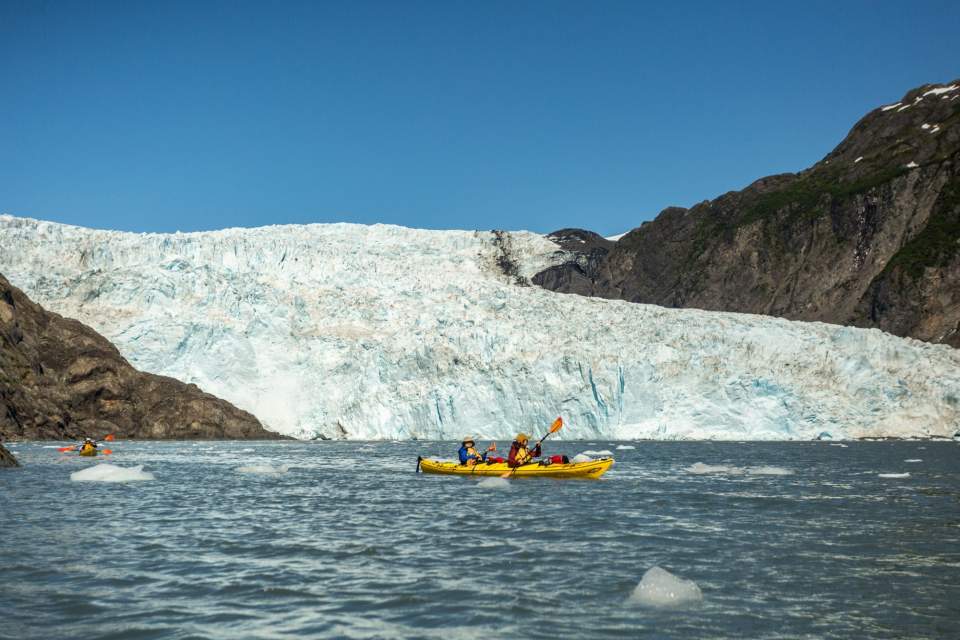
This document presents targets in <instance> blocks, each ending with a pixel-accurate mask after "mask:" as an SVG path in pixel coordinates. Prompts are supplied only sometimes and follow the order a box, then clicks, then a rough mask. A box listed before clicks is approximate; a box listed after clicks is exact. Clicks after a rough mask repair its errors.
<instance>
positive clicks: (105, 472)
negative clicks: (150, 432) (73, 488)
mask: <svg viewBox="0 0 960 640" xmlns="http://www.w3.org/2000/svg"><path fill="white" fill-rule="evenodd" d="M70 479H71V480H72V481H74V482H138V481H140V480H153V479H154V476H153V474H152V473H150V472H148V471H144V470H143V465H138V466H136V467H118V466H117V465H113V464H98V465H96V466H93V467H89V468H87V469H83V470H82V471H75V472H74V473H71V474H70Z"/></svg>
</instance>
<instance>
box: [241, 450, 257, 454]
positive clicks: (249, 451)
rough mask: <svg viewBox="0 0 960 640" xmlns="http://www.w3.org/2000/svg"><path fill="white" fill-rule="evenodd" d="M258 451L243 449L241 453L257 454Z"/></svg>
mask: <svg viewBox="0 0 960 640" xmlns="http://www.w3.org/2000/svg"><path fill="white" fill-rule="evenodd" d="M256 451H257V450H256V449H241V450H240V453H256Z"/></svg>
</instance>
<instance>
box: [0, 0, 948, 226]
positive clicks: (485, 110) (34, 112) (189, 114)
mask: <svg viewBox="0 0 960 640" xmlns="http://www.w3.org/2000/svg"><path fill="white" fill-rule="evenodd" d="M958 33H960V2H955V1H952V2H933V1H928V2H904V1H902V0H898V1H896V2H880V1H870V2H859V1H846V0H845V1H841V2H834V1H831V2H790V3H787V2H769V1H765V2H692V3H691V2H687V3H684V2H661V3H646V2H641V1H639V0H636V1H629V2H588V1H587V0H582V1H580V2H561V1H552V0H551V1H545V2H522V1H519V0H510V1H506V2H493V1H488V0H484V1H479V2H478V1H469V2H456V1H451V0H447V1H442V2H408V1H400V0H391V1H387V2H346V1H345V2H320V1H315V2H303V3H300V2H259V3H245V2H223V3H219V2H203V1H200V2H141V1H136V2H128V1H124V2H115V3H114V2H72V1H56V2H41V1H38V0H17V1H12V0H0V212H6V213H12V214H15V215H23V216H31V217H38V218H43V219H48V220H56V221H62V222H68V223H72V224H81V225H86V226H93V227H101V228H114V229H128V230H137V231H171V230H177V229H180V230H184V231H187V230H195V229H214V228H222V227H227V226H257V225H263V224H274V223H296V222H330V221H350V222H364V223H371V222H387V223H395V224H403V225H407V226H415V227H430V228H471V229H472V228H477V229H491V228H510V229H518V228H525V229H532V230H535V231H544V232H545V231H550V230H552V229H557V228H560V227H567V226H576V227H586V228H591V229H594V230H597V231H600V232H601V233H605V234H612V233H618V232H621V231H625V230H627V229H630V228H632V227H635V226H637V225H638V224H639V223H640V222H641V221H643V220H645V219H649V218H651V217H653V216H654V215H656V213H657V212H659V211H660V210H661V209H662V208H663V207H665V206H668V205H681V206H689V205H691V204H693V203H696V202H698V201H700V200H704V199H707V198H712V197H715V196H717V195H719V194H721V193H723V192H725V191H729V190H732V189H739V188H741V187H743V186H745V185H747V184H749V183H750V182H751V181H753V180H754V179H756V178H758V177H760V176H763V175H767V174H771V173H778V172H784V171H796V170H799V169H802V168H804V167H806V166H809V165H810V164H812V163H813V162H815V161H816V160H818V159H819V158H820V157H822V156H823V155H824V154H826V153H827V152H828V151H829V150H830V149H831V148H833V146H835V145H836V144H837V143H838V142H839V141H840V140H841V139H842V138H843V136H844V135H845V134H846V133H847V131H848V130H849V129H850V127H851V126H852V125H853V124H854V122H855V121H856V120H858V119H859V118H860V117H861V116H862V115H863V114H865V113H866V112H867V111H868V110H870V109H872V108H873V107H876V106H878V105H880V104H884V103H888V102H893V101H895V100H897V99H898V98H899V97H900V96H901V95H902V94H903V93H904V92H906V91H907V90H908V89H910V88H912V87H914V86H917V85H920V84H923V83H926V82H943V81H947V80H951V79H954V78H956V77H958V76H960V37H958Z"/></svg>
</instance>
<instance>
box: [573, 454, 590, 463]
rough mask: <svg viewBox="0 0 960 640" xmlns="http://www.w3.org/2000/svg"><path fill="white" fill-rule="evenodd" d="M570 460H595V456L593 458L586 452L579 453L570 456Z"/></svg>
mask: <svg viewBox="0 0 960 640" xmlns="http://www.w3.org/2000/svg"><path fill="white" fill-rule="evenodd" d="M570 462H593V458H591V457H590V456H588V455H586V454H583V453H578V454H577V455H575V456H573V457H572V458H570Z"/></svg>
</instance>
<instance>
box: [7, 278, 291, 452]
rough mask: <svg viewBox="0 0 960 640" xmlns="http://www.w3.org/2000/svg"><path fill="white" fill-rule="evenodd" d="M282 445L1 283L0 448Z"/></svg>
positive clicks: (237, 413)
mask: <svg viewBox="0 0 960 640" xmlns="http://www.w3.org/2000/svg"><path fill="white" fill-rule="evenodd" d="M108 433H113V434H115V435H116V436H117V437H118V438H153V439H187V438H204V439H221V438H228V439H244V438H277V437H279V436H278V435H277V434H275V433H272V432H269V431H266V430H265V429H264V428H263V427H262V426H261V424H260V422H258V421H257V419H256V418H255V417H253V416H252V415H251V414H249V413H247V412H246V411H241V410H240V409H237V408H236V407H234V406H233V405H231V404H230V403H228V402H226V401H224V400H220V399H219V398H216V397H214V396H212V395H210V394H208V393H204V392H203V391H201V390H200V389H199V388H198V387H197V386H196V385H192V384H184V383H182V382H180V381H178V380H175V379H173V378H167V377H163V376H158V375H152V374H149V373H142V372H140V371H137V370H136V369H134V368H133V367H132V366H130V364H129V363H128V362H127V361H126V360H125V359H124V358H123V357H122V356H121V355H120V352H119V351H117V349H116V348H115V347H114V346H113V345H112V344H111V343H110V342H109V341H107V339H106V338H104V337H103V336H101V335H100V334H98V333H97V332H96V331H94V330H93V329H91V328H90V327H87V326H86V325H84V324H81V323H80V322H78V321H76V320H70V319H68V318H64V317H62V316H59V315H57V314H56V313H51V312H49V311H46V310H44V309H43V308H42V307H40V306H39V305H37V304H35V303H33V302H31V301H30V300H29V299H28V298H27V296H25V295H24V294H23V292H21V291H20V290H19V289H17V288H16V287H14V286H12V285H11V284H10V283H9V282H8V281H7V280H6V278H4V277H3V276H2V275H0V440H2V439H5V438H16V439H77V438H81V437H84V436H93V437H103V436H105V435H106V434H108Z"/></svg>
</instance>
